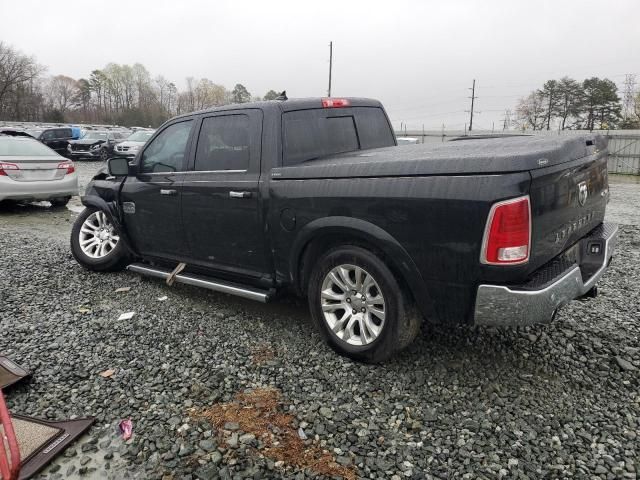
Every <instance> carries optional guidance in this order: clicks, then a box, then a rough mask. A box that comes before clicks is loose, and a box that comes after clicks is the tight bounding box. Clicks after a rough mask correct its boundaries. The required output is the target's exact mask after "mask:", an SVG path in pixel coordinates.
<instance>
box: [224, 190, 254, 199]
mask: <svg viewBox="0 0 640 480" xmlns="http://www.w3.org/2000/svg"><path fill="white" fill-rule="evenodd" d="M229 196H230V197H231V198H251V192H234V191H230V192H229Z"/></svg>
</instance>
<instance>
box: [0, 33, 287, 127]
mask: <svg viewBox="0 0 640 480" xmlns="http://www.w3.org/2000/svg"><path fill="white" fill-rule="evenodd" d="M45 74H46V68H45V67H43V66H42V65H39V64H38V62H37V60H36V59H35V58H34V57H33V56H29V55H25V54H23V53H22V52H20V51H18V50H16V49H14V48H13V47H11V46H9V45H6V44H4V43H2V42H0V120H13V121H25V122H27V121H31V122H38V121H41V122H60V123H62V122H69V123H100V124H117V125H125V126H134V125H137V126H158V125H160V124H161V123H162V122H164V121H165V120H167V119H168V118H171V117H173V116H175V115H179V114H182V113H188V112H192V111H195V110H201V109H204V108H210V107H217V106H221V105H226V104H230V103H245V102H249V101H254V100H261V98H260V97H255V96H252V95H251V93H250V92H249V91H248V90H247V89H246V87H245V86H244V85H242V84H240V83H238V84H236V85H235V86H234V87H233V89H231V90H228V89H227V88H226V87H225V86H223V85H220V84H217V83H215V82H213V81H211V80H209V79H208V78H200V79H197V78H193V77H187V78H186V82H185V83H186V87H185V88H184V89H182V90H180V89H178V87H177V86H176V84H175V83H174V82H172V81H170V80H168V79H166V78H165V77H163V76H162V75H158V76H156V77H152V75H151V74H150V73H149V71H148V70H147V69H146V68H145V67H144V65H141V64H140V63H136V64H134V65H119V64H117V63H109V64H108V65H106V66H105V67H104V68H102V69H98V70H93V71H92V72H91V74H90V75H89V77H88V78H80V79H74V78H71V77H68V76H66V75H55V76H46V75H45ZM277 96H278V93H276V92H275V91H274V90H269V91H268V92H267V93H266V94H265V95H264V97H263V98H262V99H264V100H273V99H275V98H276V97H277Z"/></svg>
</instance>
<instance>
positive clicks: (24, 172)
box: [0, 135, 78, 206]
mask: <svg viewBox="0 0 640 480" xmlns="http://www.w3.org/2000/svg"><path fill="white" fill-rule="evenodd" d="M73 195H78V175H77V173H76V171H75V165H74V164H73V162H72V161H70V160H68V159H66V158H64V157H62V156H60V155H58V154H57V153H56V152H54V151H53V150H52V149H50V148H49V147H47V146H46V145H44V144H42V143H40V142H38V141H37V140H35V139H33V138H29V137H16V136H9V135H0V201H3V200H23V201H25V200H26V201H33V200H49V201H50V202H51V204H52V205H54V206H62V205H66V204H67V202H68V201H69V199H70V198H71V197H72V196H73Z"/></svg>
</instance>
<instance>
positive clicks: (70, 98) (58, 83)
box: [45, 75, 78, 116]
mask: <svg viewBox="0 0 640 480" xmlns="http://www.w3.org/2000/svg"><path fill="white" fill-rule="evenodd" d="M77 95H78V82H77V81H76V80H74V79H73V78H71V77H67V76H64V75H56V76H55V77H51V78H50V79H49V81H48V82H47V86H46V88H45V96H46V99H47V103H48V104H49V107H50V108H51V109H52V110H57V111H58V112H60V114H61V115H62V116H64V114H65V113H66V112H67V110H69V109H70V108H71V107H72V106H73V105H74V103H75V100H76V98H77Z"/></svg>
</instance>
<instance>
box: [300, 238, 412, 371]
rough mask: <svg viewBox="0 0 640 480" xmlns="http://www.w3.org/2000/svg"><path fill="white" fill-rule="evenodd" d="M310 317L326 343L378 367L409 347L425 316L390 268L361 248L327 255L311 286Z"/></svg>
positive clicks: (309, 287)
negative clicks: (378, 364) (380, 363)
mask: <svg viewBox="0 0 640 480" xmlns="http://www.w3.org/2000/svg"><path fill="white" fill-rule="evenodd" d="M308 300H309V308H310V310H311V316H312V318H313V320H314V323H315V324H316V327H317V328H318V330H319V331H320V333H321V335H322V336H323V338H324V339H325V341H326V342H327V343H328V344H329V346H330V347H331V348H333V349H334V350H335V351H336V352H338V353H339V354H341V355H344V356H347V357H349V358H352V359H354V360H358V361H362V362H367V363H378V362H382V361H383V360H386V359H387V358H389V357H390V356H391V355H393V354H394V353H396V352H398V351H400V350H402V349H403V348H405V347H407V346H408V345H409V344H411V342H413V340H414V339H415V337H416V335H417V334H418V332H419V330H420V323H421V318H422V317H421V315H420V313H419V312H418V311H417V308H416V307H415V305H414V303H413V301H412V299H411V295H410V294H409V292H405V291H403V287H402V285H401V284H400V283H399V282H398V281H397V279H396V278H395V276H394V275H393V273H392V272H391V270H390V269H389V267H387V265H386V264H385V263H384V262H383V261H382V260H381V259H380V258H378V257H377V256H376V255H374V254H373V253H371V252H370V251H369V250H366V249H364V248H362V247H356V246H351V245H344V246H341V247H337V248H334V249H332V250H330V251H328V252H327V253H326V254H324V255H323V256H322V257H321V258H320V259H319V260H318V262H317V263H316V266H315V268H314V269H313V271H312V273H311V276H310V279H309V285H308Z"/></svg>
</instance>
